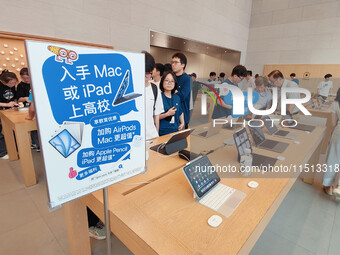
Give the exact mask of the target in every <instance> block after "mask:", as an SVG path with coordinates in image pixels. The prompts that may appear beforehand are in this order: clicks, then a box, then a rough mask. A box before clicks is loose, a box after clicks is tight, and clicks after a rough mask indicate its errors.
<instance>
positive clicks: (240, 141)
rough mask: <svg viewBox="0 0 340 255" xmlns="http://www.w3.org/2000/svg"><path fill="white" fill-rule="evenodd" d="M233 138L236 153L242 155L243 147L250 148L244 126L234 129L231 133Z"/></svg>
mask: <svg viewBox="0 0 340 255" xmlns="http://www.w3.org/2000/svg"><path fill="white" fill-rule="evenodd" d="M233 137H234V140H235V145H236V148H237V151H238V155H239V156H242V155H244V154H245V153H244V149H246V148H248V149H250V150H251V144H250V141H249V137H248V133H247V131H246V129H245V128H242V129H240V130H238V131H236V132H235V133H234V135H233Z"/></svg>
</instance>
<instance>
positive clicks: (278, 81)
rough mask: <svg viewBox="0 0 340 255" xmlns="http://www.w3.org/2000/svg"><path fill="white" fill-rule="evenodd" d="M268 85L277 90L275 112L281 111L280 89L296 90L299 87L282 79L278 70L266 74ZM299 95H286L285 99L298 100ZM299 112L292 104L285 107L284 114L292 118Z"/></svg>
mask: <svg viewBox="0 0 340 255" xmlns="http://www.w3.org/2000/svg"><path fill="white" fill-rule="evenodd" d="M268 80H269V83H270V84H271V85H272V86H273V87H276V88H278V104H277V111H278V112H280V111H281V89H282V88H298V87H299V86H298V85H297V84H296V83H295V82H293V81H291V80H287V79H285V78H284V77H283V74H282V73H281V72H280V71H279V70H274V71H272V72H270V73H269V74H268ZM299 98H300V93H297V92H296V93H287V99H299ZM298 112H299V108H298V107H297V106H295V105H294V104H289V105H287V112H286V114H288V115H290V116H292V115H293V114H297V113H298Z"/></svg>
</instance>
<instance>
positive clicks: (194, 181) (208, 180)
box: [183, 156, 220, 198]
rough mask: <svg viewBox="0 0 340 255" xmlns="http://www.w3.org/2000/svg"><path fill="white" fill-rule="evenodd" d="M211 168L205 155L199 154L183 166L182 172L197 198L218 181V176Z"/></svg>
mask: <svg viewBox="0 0 340 255" xmlns="http://www.w3.org/2000/svg"><path fill="white" fill-rule="evenodd" d="M212 169H213V168H212V165H211V162H210V160H209V158H208V157H207V156H201V157H199V158H197V159H196V160H194V161H192V162H190V163H189V164H187V165H186V166H185V167H183V171H184V174H185V175H186V177H187V179H188V180H189V182H190V185H191V187H192V188H193V190H194V191H195V193H196V194H197V196H198V197H199V198H201V197H203V196H204V195H205V194H206V193H207V192H208V191H209V190H211V189H212V188H213V187H214V186H215V185H216V184H217V183H218V182H219V181H220V177H219V176H218V174H217V173H216V172H215V171H212Z"/></svg>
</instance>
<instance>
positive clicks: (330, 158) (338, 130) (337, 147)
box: [322, 89, 340, 197]
mask: <svg viewBox="0 0 340 255" xmlns="http://www.w3.org/2000/svg"><path fill="white" fill-rule="evenodd" d="M331 112H332V127H335V128H334V131H333V134H332V138H331V140H330V143H329V145H328V151H327V158H326V164H327V171H326V172H325V173H324V175H323V181H322V184H323V186H324V191H325V192H326V193H327V194H328V195H334V196H335V197H340V178H339V180H338V183H337V185H336V188H335V189H333V186H332V185H333V183H334V179H335V176H336V174H337V172H339V171H340V169H339V167H340V166H339V164H340V89H338V92H337V95H336V98H335V101H334V102H333V104H332V106H331Z"/></svg>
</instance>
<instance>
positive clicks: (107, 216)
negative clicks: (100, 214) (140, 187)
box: [103, 187, 111, 255]
mask: <svg viewBox="0 0 340 255" xmlns="http://www.w3.org/2000/svg"><path fill="white" fill-rule="evenodd" d="M103 197H104V213H105V229H106V252H107V253H106V254H107V255H111V230H110V213H109V202H108V200H107V187H105V188H104V189H103Z"/></svg>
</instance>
